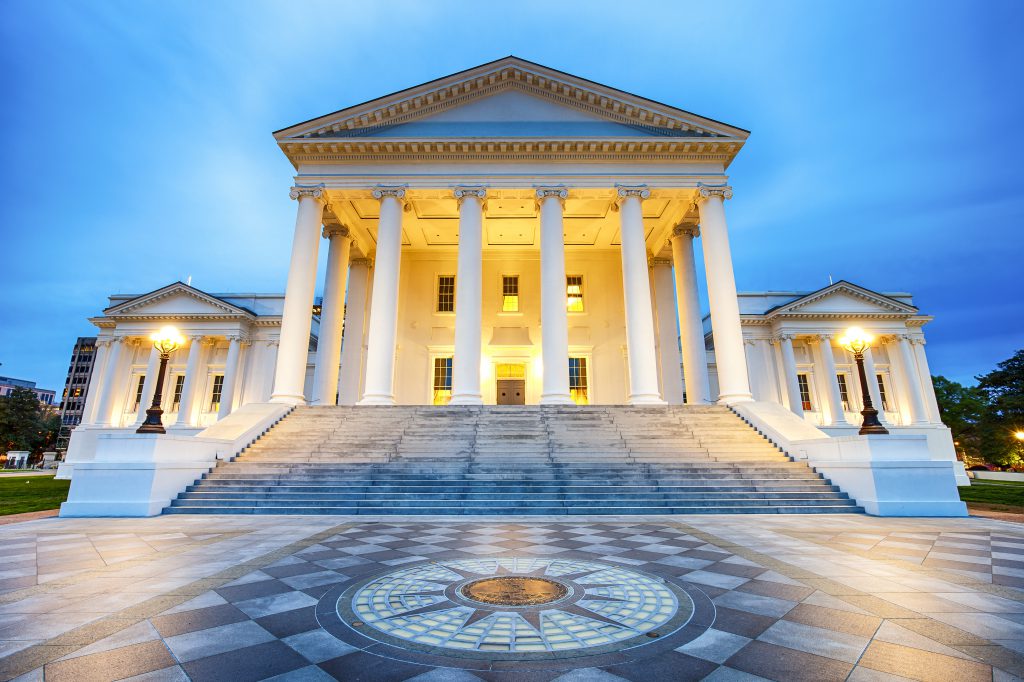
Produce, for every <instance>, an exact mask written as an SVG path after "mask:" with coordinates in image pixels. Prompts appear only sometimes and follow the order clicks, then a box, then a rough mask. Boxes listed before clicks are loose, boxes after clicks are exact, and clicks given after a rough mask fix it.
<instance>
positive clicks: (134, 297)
mask: <svg viewBox="0 0 1024 682" xmlns="http://www.w3.org/2000/svg"><path fill="white" fill-rule="evenodd" d="M179 284H180V285H181V286H183V287H185V288H186V289H191V290H192V291H195V292H196V293H199V294H202V295H203V296H209V297H210V298H215V299H217V300H218V301H220V302H221V303H223V304H224V305H229V306H231V307H232V308H237V309H238V310H241V311H243V312H246V313H248V314H250V315H252V316H253V317H259V316H258V315H257V314H256V313H254V312H253V311H251V310H249V309H248V308H246V307H245V306H240V305H236V304H234V303H232V302H231V301H225V300H224V299H223V298H221V297H220V296H217V295H215V294H211V293H209V292H207V291H203V290H202V289H197V288H196V287H194V286H192V285H191V284H185V283H184V282H182V281H181V280H180V279H179V280H177V281H175V282H171V283H170V284H165V285H164V286H162V287H157V288H156V289H153V290H152V291H147V292H146V293H144V294H136V295H135V296H132V297H131V298H129V299H127V300H126V301H124V302H123V303H118V304H117V305H111V306H107V307H106V308H104V309H103V310H102V312H103V314H104V315H106V314H107V311H108V310H113V309H114V308H117V307H119V306H122V305H124V304H125V303H129V302H131V301H134V300H135V299H137V298H142V297H143V296H151V295H153V294H155V293H157V292H158V291H163V290H164V289H170V288H171V287H173V286H175V285H179ZM125 295H128V296H130V294H125ZM111 298H113V297H111Z"/></svg>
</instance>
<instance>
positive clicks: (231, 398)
mask: <svg viewBox="0 0 1024 682" xmlns="http://www.w3.org/2000/svg"><path fill="white" fill-rule="evenodd" d="M241 349H242V337H241V336H238V335H232V336H229V337H228V357H227V359H226V360H225V361H224V383H223V384H221V390H220V408H219V409H218V410H217V419H218V420H221V419H223V418H224V417H226V416H228V415H229V414H231V410H233V409H234V407H235V387H236V386H238V355H239V353H240V352H241ZM147 381H148V379H147Z"/></svg>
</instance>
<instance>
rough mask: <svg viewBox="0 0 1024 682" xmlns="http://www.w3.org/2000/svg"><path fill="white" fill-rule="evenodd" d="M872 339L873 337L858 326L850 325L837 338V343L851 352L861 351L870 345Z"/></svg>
mask: <svg viewBox="0 0 1024 682" xmlns="http://www.w3.org/2000/svg"><path fill="white" fill-rule="evenodd" d="M874 340H875V337H873V336H871V334H868V333H867V332H866V331H864V330H863V329H861V328H860V327H850V328H849V329H847V330H846V334H845V335H843V337H842V338H840V339H839V345H840V346H842V347H843V348H845V349H846V350H848V351H850V352H851V353H863V352H864V351H865V350H867V349H868V348H870V347H871V342H872V341H874Z"/></svg>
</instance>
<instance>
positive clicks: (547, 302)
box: [537, 187, 650, 405]
mask: <svg viewBox="0 0 1024 682" xmlns="http://www.w3.org/2000/svg"><path fill="white" fill-rule="evenodd" d="M568 196H569V192H568V190H566V189H565V188H564V187H544V188H540V189H538V190H537V200H538V201H539V202H540V335H541V358H542V359H541V362H542V368H543V371H544V378H543V379H542V385H541V395H540V404H541V405H572V404H573V400H572V398H571V397H569V319H568V310H567V308H568V301H567V299H566V294H565V233H564V227H563V225H562V211H563V204H564V202H565V199H566V197H568ZM647 309H648V310H650V302H649V301H648V307H647Z"/></svg>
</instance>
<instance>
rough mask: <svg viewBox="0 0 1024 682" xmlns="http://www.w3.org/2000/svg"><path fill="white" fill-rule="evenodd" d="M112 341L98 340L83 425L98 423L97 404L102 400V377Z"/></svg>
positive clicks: (86, 397) (87, 390)
mask: <svg viewBox="0 0 1024 682" xmlns="http://www.w3.org/2000/svg"><path fill="white" fill-rule="evenodd" d="M111 341H112V339H102V338H101V339H96V350H95V351H94V352H95V353H96V356H95V357H94V358H93V361H92V373H91V374H90V375H89V384H88V385H87V386H86V389H85V406H84V407H83V409H82V421H81V423H82V424H86V425H88V424H95V423H96V403H98V402H99V398H100V390H101V389H100V385H101V384H100V376H101V375H102V374H103V372H104V371H105V370H106V362H107V356H108V354H109V352H110V343H111Z"/></svg>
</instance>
